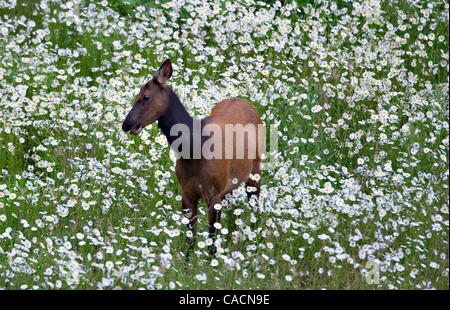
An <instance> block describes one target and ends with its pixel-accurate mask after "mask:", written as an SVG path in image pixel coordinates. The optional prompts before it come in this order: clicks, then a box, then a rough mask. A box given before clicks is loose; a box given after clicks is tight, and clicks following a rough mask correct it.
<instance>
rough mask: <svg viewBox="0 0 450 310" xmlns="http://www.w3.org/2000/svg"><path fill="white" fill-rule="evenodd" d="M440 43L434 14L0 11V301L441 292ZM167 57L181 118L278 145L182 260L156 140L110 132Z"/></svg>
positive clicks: (33, 6)
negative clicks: (240, 122)
mask: <svg viewBox="0 0 450 310" xmlns="http://www.w3.org/2000/svg"><path fill="white" fill-rule="evenodd" d="M448 27H449V4H448V2H447V1H413V0H394V1H378V0H365V1H345V0H336V1H322V0H316V1H313V0H311V1H301V0H297V1H270V0H268V1H255V0H242V1H223V0H214V1H208V2H205V1H199V0H173V1H162V0H159V1H158V0H157V1H143V0H128V1H124V0H117V1H112V0H109V1H106V0H103V1H93V0H91V1H88V0H82V1H71V2H70V1H63V0H31V1H25V0H17V1H15V0H0V288H1V289H322V288H325V289H447V290H448V289H449V274H448V273H449V165H448V155H449V154H448V149H449V106H448V100H449V93H448V89H449V34H448ZM166 58H170V59H171V61H172V65H173V69H174V73H173V76H172V78H171V79H170V81H169V82H168V85H169V86H170V87H171V88H172V89H173V90H174V91H175V92H176V93H177V94H178V96H179V97H180V99H181V101H182V102H183V104H184V106H185V107H186V109H187V110H188V111H189V112H190V113H191V114H192V115H195V116H199V117H200V116H205V115H208V114H209V112H210V110H211V109H212V108H213V107H214V105H215V104H216V103H217V102H219V101H221V100H223V99H225V98H230V97H240V98H244V99H246V100H248V101H249V102H251V103H252V104H253V105H254V106H255V108H256V109H257V110H258V112H259V114H260V115H261V118H262V120H263V122H264V123H265V125H266V126H267V127H270V126H272V127H273V128H276V131H277V134H278V141H277V152H274V153H273V154H272V155H273V156H274V157H273V158H275V165H274V166H272V167H270V169H266V170H264V171H263V174H262V187H261V195H260V197H259V198H257V199H255V198H253V199H250V200H247V195H246V193H245V191H246V189H245V186H244V185H242V186H241V187H240V188H239V189H238V190H236V191H235V192H234V193H233V195H231V196H230V197H228V198H227V199H226V200H224V201H222V210H223V216H222V220H221V227H219V229H218V235H217V239H216V241H214V242H213V240H212V239H210V238H208V220H207V214H206V213H207V210H206V206H205V204H204V203H202V204H200V206H199V220H198V227H197V240H196V244H195V248H194V249H192V253H191V254H190V256H189V259H186V232H187V228H186V225H185V224H186V219H185V218H184V216H183V214H182V210H181V188H180V186H179V184H178V182H177V180H176V176H175V172H174V154H173V152H171V151H170V148H169V146H168V143H167V140H166V138H165V136H164V135H163V134H162V132H161V131H160V130H159V128H158V127H157V124H156V123H154V124H153V125H152V126H149V127H147V128H145V129H144V130H143V131H142V132H141V134H140V135H139V136H132V135H129V134H127V133H124V132H123V131H122V130H121V125H122V122H123V120H124V118H125V116H126V114H127V113H128V111H129V110H130V109H131V107H132V105H133V103H134V98H135V96H136V95H137V94H138V92H139V89H140V87H141V86H142V85H143V84H144V83H145V82H147V81H148V80H149V79H151V77H152V76H153V74H154V73H155V70H156V69H158V68H159V66H160V65H161V63H162V62H163V61H164V60H165V59H166ZM209 246H213V247H215V248H216V253H215V254H214V255H210V253H209V251H208V247H209Z"/></svg>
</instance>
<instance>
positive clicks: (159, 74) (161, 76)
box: [153, 58, 172, 85]
mask: <svg viewBox="0 0 450 310" xmlns="http://www.w3.org/2000/svg"><path fill="white" fill-rule="evenodd" d="M171 76H172V63H171V62H170V59H168V58H167V59H166V61H164V63H163V64H162V65H161V67H160V68H159V69H158V71H156V73H155V76H154V77H153V78H154V79H155V80H156V81H158V83H160V84H161V85H166V82H167V80H168V79H169V78H170V77H171Z"/></svg>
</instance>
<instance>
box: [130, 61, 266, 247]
mask: <svg viewBox="0 0 450 310" xmlns="http://www.w3.org/2000/svg"><path fill="white" fill-rule="evenodd" d="M171 76H172V64H171V62H170V60H169V59H167V60H166V61H164V63H163V64H162V65H161V67H160V68H159V69H158V70H157V71H156V73H155V75H154V76H153V78H152V79H151V80H150V81H148V82H147V83H146V84H144V85H143V86H142V88H141V90H140V92H139V94H138V95H137V96H136V98H135V103H134V105H133V107H132V108H131V110H130V112H129V113H128V115H127V117H126V118H125V120H124V122H123V124H122V129H123V130H124V131H125V132H127V131H129V132H130V133H131V134H133V135H137V134H139V133H140V132H141V130H142V129H143V128H144V127H146V126H148V125H149V124H151V123H153V122H155V121H157V122H158V127H159V128H160V129H161V131H162V132H163V134H164V135H165V136H166V138H167V140H168V142H169V144H170V145H171V146H172V148H173V149H174V151H176V152H177V154H180V152H182V151H183V148H184V151H186V150H187V152H185V153H184V154H185V156H181V157H180V158H178V159H177V161H176V167H175V172H176V176H177V179H178V182H179V183H180V185H181V188H182V191H183V195H182V209H183V212H184V214H185V216H186V217H187V218H188V219H189V224H188V229H189V230H190V231H191V232H192V234H188V237H189V235H190V236H191V238H189V239H190V241H191V244H192V241H193V240H195V225H196V223H197V209H198V201H199V199H203V201H204V202H205V203H206V205H207V207H208V222H209V236H210V238H214V236H215V230H216V227H215V225H214V224H215V223H216V222H219V221H220V215H221V211H220V208H219V207H218V206H217V204H220V203H221V201H222V199H223V198H224V196H225V195H226V194H227V193H230V192H232V191H233V190H234V189H236V188H238V187H239V186H240V184H241V183H242V182H245V184H246V186H247V188H248V187H249V186H250V187H251V188H252V189H253V191H252V192H247V195H248V197H249V198H250V197H251V195H253V194H255V195H256V196H258V195H259V192H260V186H261V154H262V150H263V149H264V143H265V135H264V130H263V128H262V124H263V123H262V121H261V118H260V117H259V115H258V112H257V111H256V109H255V108H254V107H253V106H252V105H251V104H250V103H249V102H247V101H246V100H243V99H238V98H233V99H226V100H223V101H221V102H219V103H217V104H216V106H215V107H214V108H213V109H212V110H211V114H210V115H209V116H207V117H205V118H203V119H201V120H197V122H196V119H194V118H193V117H191V116H190V115H189V113H188V112H187V111H186V109H185V108H184V106H183V104H182V103H181V101H180V99H179V98H178V96H177V95H176V94H175V92H174V91H173V90H172V89H171V88H169V87H168V86H167V84H166V83H167V81H168V79H169V78H170V77H171ZM180 124H181V125H184V126H185V128H188V129H189V135H188V137H187V138H185V139H184V140H182V141H183V142H185V144H183V143H181V145H180V146H179V147H174V144H175V142H176V140H177V139H178V138H181V135H180V134H179V132H178V133H174V130H173V128H175V127H174V126H177V125H180ZM196 124H198V126H199V127H200V129H202V130H200V132H199V131H197V132H196V130H195V126H196ZM240 125H242V126H241V127H244V126H247V125H253V126H254V127H255V128H257V133H256V135H251V134H250V132H245V133H247V135H244V134H243V136H244V138H243V139H241V140H239V139H238V138H237V134H238V133H237V132H235V131H233V132H232V135H231V136H232V137H231V139H230V138H229V137H228V138H227V139H226V138H225V137H224V136H223V135H221V134H220V133H221V132H222V133H223V132H226V131H227V129H229V128H227V126H240ZM208 126H209V127H211V126H216V128H218V129H219V132H218V131H217V130H216V131H214V130H210V132H209V133H208V131H206V134H205V130H204V129H206V128H207V127H208ZM256 136H257V140H258V141H254V140H255V139H256ZM211 137H216V138H217V139H219V140H218V141H219V143H216V144H214V145H213V147H214V148H215V151H217V152H216V153H215V154H216V155H219V156H215V157H212V158H211V157H207V156H205V155H204V154H203V152H202V153H201V154H200V156H197V157H195V143H196V142H197V143H198V144H200V147H201V146H205V144H206V142H207V140H208V139H209V138H211ZM238 142H239V143H240V144H243V145H237V144H238ZM255 143H256V149H255V148H251V147H250V145H254V144H255ZM197 147H198V145H197ZM238 147H241V149H243V150H244V156H240V157H239V156H238V155H239V154H237V151H236V150H237V149H238ZM214 148H213V149H212V151H214ZM230 148H231V149H232V150H234V151H232V152H231V153H230V152H228V153H227V154H228V155H230V154H231V156H226V155H227V154H225V153H226V150H227V149H228V150H229V149H230ZM186 154H187V156H186ZM220 155H222V156H220ZM251 176H256V177H251Z"/></svg>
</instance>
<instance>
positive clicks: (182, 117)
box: [158, 88, 194, 146]
mask: <svg viewBox="0 0 450 310" xmlns="http://www.w3.org/2000/svg"><path fill="white" fill-rule="evenodd" d="M168 89H169V96H168V100H169V107H168V109H167V111H166V112H165V113H164V115H163V116H161V117H160V118H159V119H158V127H159V128H160V129H161V131H162V132H163V134H164V135H165V136H166V138H167V141H168V142H169V144H170V145H172V142H173V141H174V140H176V139H177V138H178V137H179V136H180V135H181V133H178V134H177V135H175V136H171V135H170V130H171V128H172V126H174V125H176V124H184V125H186V126H187V127H188V128H189V136H190V139H189V140H190V144H192V141H193V139H192V135H193V134H194V133H193V124H194V118H193V117H192V116H190V115H189V113H188V112H187V111H186V109H185V108H184V106H183V104H182V103H181V101H180V99H179V98H178V96H177V95H176V94H175V92H174V91H173V90H171V89H170V88H168ZM191 146H192V145H191Z"/></svg>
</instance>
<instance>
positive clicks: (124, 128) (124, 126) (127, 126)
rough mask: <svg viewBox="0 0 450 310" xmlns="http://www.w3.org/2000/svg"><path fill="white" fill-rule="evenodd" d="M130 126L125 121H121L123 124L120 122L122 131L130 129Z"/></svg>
mask: <svg viewBox="0 0 450 310" xmlns="http://www.w3.org/2000/svg"><path fill="white" fill-rule="evenodd" d="M130 128H131V126H130V125H128V123H127V122H123V124H122V130H123V131H128V130H130Z"/></svg>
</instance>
